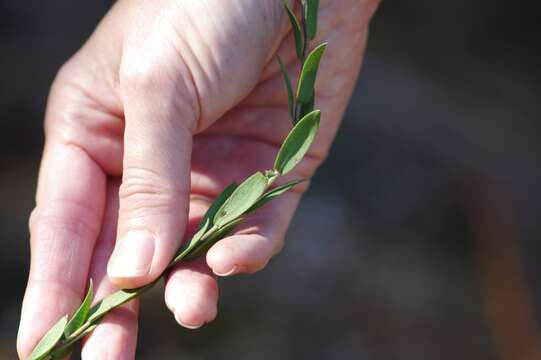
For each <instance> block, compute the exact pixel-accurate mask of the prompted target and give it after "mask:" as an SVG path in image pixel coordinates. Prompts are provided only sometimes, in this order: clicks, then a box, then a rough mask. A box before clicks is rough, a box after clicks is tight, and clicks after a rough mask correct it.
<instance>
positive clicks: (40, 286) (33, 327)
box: [17, 140, 105, 358]
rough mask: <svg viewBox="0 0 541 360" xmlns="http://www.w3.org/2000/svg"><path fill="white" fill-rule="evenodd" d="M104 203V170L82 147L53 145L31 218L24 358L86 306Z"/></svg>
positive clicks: (47, 154) (21, 347)
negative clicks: (84, 300)
mask: <svg viewBox="0 0 541 360" xmlns="http://www.w3.org/2000/svg"><path fill="white" fill-rule="evenodd" d="M104 202H105V175H104V174H103V172H102V170H101V169H100V167H99V166H98V165H97V164H96V163H95V162H94V161H93V160H92V159H91V158H90V156H89V155H88V154H87V153H86V152H85V151H84V150H82V149H81V148H79V147H77V146H75V145H67V144H64V143H60V142H57V141H56V140H53V141H50V142H49V143H48V144H47V146H46V148H45V151H44V156H43V161H42V167H41V171H40V178H39V184H38V194H37V206H36V208H35V210H34V211H33V213H32V216H31V219H30V243H31V250H32V251H31V267H30V274H29V279H28V286H27V289H26V293H25V297H24V301H23V308H22V314H21V324H20V327H19V335H18V339H17V347H18V351H19V355H20V356H21V358H26V356H27V355H28V354H29V353H30V352H31V350H32V349H33V347H34V346H35V345H36V343H37V342H38V341H39V339H40V338H41V337H42V336H43V334H44V333H45V332H46V331H47V330H49V328H50V327H51V326H52V325H53V324H54V323H55V322H56V321H57V320H58V319H59V318H60V317H62V316H64V315H66V314H71V313H72V312H73V311H74V310H75V309H76V308H77V307H78V305H79V304H80V301H81V298H82V295H83V291H84V289H85V287H86V282H87V273H88V268H89V263H90V257H91V255H92V250H93V247H94V243H95V240H96V238H97V236H98V232H99V230H100V224H101V220H102V216H103V207H104Z"/></svg>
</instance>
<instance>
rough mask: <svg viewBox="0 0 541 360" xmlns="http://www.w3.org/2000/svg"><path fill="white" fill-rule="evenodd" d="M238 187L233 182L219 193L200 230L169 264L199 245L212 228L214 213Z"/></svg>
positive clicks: (176, 261) (204, 217) (200, 225)
mask: <svg viewBox="0 0 541 360" xmlns="http://www.w3.org/2000/svg"><path fill="white" fill-rule="evenodd" d="M236 188H237V184H236V183H235V182H232V183H231V184H229V185H228V186H227V187H226V188H225V189H224V190H223V191H222V192H221V193H220V195H218V197H217V198H216V200H214V202H213V203H212V205H211V206H210V207H209V208H208V210H207V212H206V213H205V215H204V216H203V219H201V222H200V223H199V230H197V232H196V233H195V234H194V235H193V236H192V238H191V239H190V241H188V242H186V243H184V245H183V246H182V247H181V248H180V250H179V251H178V253H177V256H175V258H174V259H173V261H172V262H171V264H170V265H169V266H172V265H173V264H176V263H178V262H179V261H180V260H182V259H183V258H184V257H186V255H187V254H188V253H190V251H192V249H193V248H194V247H195V246H197V244H198V243H199V241H200V240H201V238H202V237H203V235H205V233H206V232H207V230H209V229H210V228H211V226H212V220H213V218H214V215H216V212H217V211H218V209H219V208H220V207H221V206H222V205H223V203H224V202H225V201H226V200H227V199H228V198H229V196H231V194H232V193H233V191H234V190H235V189H236Z"/></svg>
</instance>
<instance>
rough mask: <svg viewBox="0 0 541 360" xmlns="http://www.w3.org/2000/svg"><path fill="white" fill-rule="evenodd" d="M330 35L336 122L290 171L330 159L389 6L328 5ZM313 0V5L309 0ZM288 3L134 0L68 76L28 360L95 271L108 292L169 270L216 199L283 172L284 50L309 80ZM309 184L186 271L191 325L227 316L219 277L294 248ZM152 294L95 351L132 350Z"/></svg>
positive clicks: (28, 329)
mask: <svg viewBox="0 0 541 360" xmlns="http://www.w3.org/2000/svg"><path fill="white" fill-rule="evenodd" d="M320 3H321V4H320V15H319V27H318V29H319V30H318V36H317V38H316V39H315V40H314V42H313V45H315V44H318V43H321V42H323V41H328V42H329V46H328V48H327V52H326V54H325V56H324V58H323V61H322V64H321V67H320V72H319V75H318V81H317V85H316V94H317V95H316V106H317V107H319V108H320V109H321V112H322V121H321V128H320V132H319V134H318V137H317V139H316V142H315V143H314V145H313V146H312V148H311V149H310V152H309V154H308V156H307V157H306V158H305V159H304V160H303V161H302V162H301V164H300V165H299V166H298V167H297V168H296V169H295V170H294V171H293V172H292V174H291V175H290V174H288V176H287V177H286V178H284V181H287V180H290V179H296V178H307V179H309V178H310V177H311V176H312V175H313V174H314V172H315V171H316V169H317V168H318V166H319V165H320V164H321V163H322V161H323V160H324V159H325V157H326V154H327V152H328V150H329V148H330V145H331V143H332V140H333V138H334V136H335V133H336V130H337V128H338V126H339V123H340V120H341V118H342V115H343V112H344V110H345V108H346V105H347V103H348V100H349V97H350V95H351V92H352V89H353V86H354V85H355V82H356V78H357V75H358V72H359V69H360V65H361V61H362V57H363V53H364V49H365V45H366V39H367V31H368V23H369V20H370V18H371V16H372V15H373V13H374V11H375V9H376V7H377V3H378V1H377V0H327V1H325V0H321V1H320ZM296 5H298V4H296ZM289 29H290V28H289V25H288V21H287V18H286V16H285V12H284V10H283V8H282V6H281V1H279V0H227V1H224V0H176V1H173V0H159V1H158V0H120V1H118V2H117V3H116V4H115V5H114V7H113V8H112V9H111V11H110V12H109V13H108V14H107V15H106V17H105V18H104V19H103V21H102V22H101V23H100V24H99V26H98V27H97V29H96V31H95V32H94V34H93V35H92V36H91V38H90V39H89V40H88V41H87V42H86V43H85V44H84V46H83V47H82V48H81V49H80V50H79V51H78V52H77V53H76V54H75V55H74V56H73V57H72V58H71V59H70V60H69V61H68V62H67V63H66V64H65V65H64V66H63V67H62V69H61V70H60V71H59V73H58V75H57V77H56V79H55V81H54V84H53V86H52V88H51V92H50V95H49V101H48V107H47V112H46V118H45V134H46V144H45V149H44V152H43V159H42V164H41V169H40V174H39V182H38V190H37V195H36V208H35V209H34V211H33V212H32V215H31V218H30V233H31V250H32V255H31V268H30V274H29V280H28V286H27V289H26V294H25V298H24V302H23V310H22V316H21V323H20V328H19V336H18V341H17V348H18V352H19V356H20V357H21V358H25V357H26V356H28V354H29V353H30V352H31V350H32V348H33V347H34V346H35V344H36V343H37V341H39V339H40V338H41V336H43V334H44V333H45V332H46V331H47V330H48V329H49V328H50V327H51V325H53V324H54V323H55V322H56V321H57V320H58V319H59V318H60V317H61V316H63V315H65V314H71V313H73V311H74V310H75V309H76V308H77V307H78V305H79V304H80V302H81V299H82V297H83V296H84V292H85V288H86V286H87V284H88V280H89V278H92V279H93V281H94V285H95V288H96V292H97V294H96V297H97V298H96V299H100V298H103V297H104V296H106V295H107V294H109V293H111V292H113V291H115V290H116V289H118V288H119V287H121V288H132V287H138V286H141V285H144V284H147V283H149V282H151V281H152V280H154V279H156V278H157V277H158V276H160V275H161V273H162V272H163V270H164V269H165V268H166V266H167V265H168V263H169V261H170V260H171V258H172V257H173V255H174V253H175V251H176V250H177V249H178V247H179V246H180V244H181V242H182V241H183V239H185V238H186V237H187V236H189V234H190V233H191V232H193V231H194V228H195V226H196V225H197V223H198V221H199V219H200V218H201V216H202V215H203V213H204V211H205V210H206V208H207V207H208V206H209V203H210V201H211V199H212V198H214V197H215V196H216V195H217V194H218V193H219V192H220V191H221V190H222V189H223V188H224V187H225V186H227V184H229V183H230V182H231V181H237V182H239V181H242V179H244V178H246V177H247V176H249V175H251V174H252V173H253V172H254V171H257V170H265V169H267V168H271V167H272V164H273V159H274V156H275V154H276V151H277V146H279V144H280V143H281V141H282V140H283V138H284V136H285V135H286V134H287V132H288V131H289V130H290V129H291V123H290V119H289V118H288V114H287V97H286V91H285V87H284V85H283V83H282V78H281V75H280V73H279V67H278V65H277V63H276V61H275V55H277V54H279V55H280V56H281V58H282V59H283V60H284V62H285V63H286V64H287V66H288V70H289V73H290V76H291V77H292V80H293V82H294V83H296V75H297V74H298V71H299V63H298V60H296V58H295V53H294V45H293V37H292V36H291V33H290V30H289ZM306 188H307V185H306V183H305V184H304V185H303V186H300V187H298V188H296V189H295V190H294V191H292V192H289V193H287V194H286V195H283V196H282V197H280V198H278V199H277V200H274V201H273V202H271V203H269V205H267V206H266V207H264V208H262V209H260V210H259V211H258V212H257V213H255V214H254V215H253V216H252V217H251V218H250V219H249V221H248V222H247V224H246V225H244V226H243V227H242V229H240V230H239V231H238V232H237V233H236V234H234V235H232V236H230V237H227V238H225V239H224V240H222V241H220V242H218V243H217V244H215V245H214V246H213V247H212V248H211V249H210V250H209V252H208V253H207V254H206V256H204V257H202V258H201V259H200V260H198V261H195V262H192V263H185V264H181V265H179V266H177V267H176V268H175V269H174V270H173V271H172V272H171V273H170V275H169V276H168V277H167V279H166V282H165V303H166V305H167V307H168V308H169V309H170V310H171V312H172V313H173V314H174V317H175V319H176V320H177V321H178V323H179V324H181V325H182V326H184V327H187V328H197V327H200V326H202V325H203V324H205V323H208V322H210V321H212V320H213V319H214V318H215V317H216V314H217V301H218V284H217V276H231V275H235V274H241V273H254V272H257V271H259V270H261V269H263V268H264V267H265V265H266V264H267V263H268V261H269V260H270V259H271V257H272V256H273V255H275V254H276V253H277V252H278V251H279V250H280V249H281V248H282V246H283V240H284V235H285V232H286V230H287V227H288V225H289V222H290V220H291V217H292V216H293V213H294V211H295V208H296V207H297V205H298V203H299V200H300V198H301V196H302V193H303V191H305V190H306ZM137 316H138V306H137V302H136V301H133V302H131V303H129V304H127V305H125V306H124V307H123V308H121V309H118V310H115V311H113V312H112V313H110V314H109V315H107V316H106V317H105V318H104V319H103V321H102V322H101V324H100V325H99V326H98V327H97V328H96V330H95V331H94V333H93V334H92V335H90V336H89V337H88V339H86V341H85V343H84V346H83V351H82V357H83V359H133V358H134V356H135V347H136V340H137Z"/></svg>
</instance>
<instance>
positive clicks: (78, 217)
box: [28, 200, 100, 239]
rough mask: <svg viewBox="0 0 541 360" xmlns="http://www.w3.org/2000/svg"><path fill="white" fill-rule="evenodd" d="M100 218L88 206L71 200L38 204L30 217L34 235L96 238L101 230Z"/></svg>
mask: <svg viewBox="0 0 541 360" xmlns="http://www.w3.org/2000/svg"><path fill="white" fill-rule="evenodd" d="M99 223H100V218H99V216H98V214H96V213H95V212H94V211H92V210H90V209H88V208H87V207H85V206H83V205H81V204H77V203H75V202H70V201H60V200H55V201H50V202H48V203H47V204H46V205H41V206H36V208H34V210H32V213H31V214H30V218H29V222H28V225H29V229H30V234H31V237H32V235H36V234H40V236H47V234H49V235H50V236H58V235H59V234H64V235H66V236H69V237H74V238H77V239H95V238H97V236H98V233H99V230H100V226H99Z"/></svg>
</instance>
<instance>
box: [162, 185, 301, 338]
mask: <svg viewBox="0 0 541 360" xmlns="http://www.w3.org/2000/svg"><path fill="white" fill-rule="evenodd" d="M299 198H300V195H299V194H298V193H288V194H285V195H282V197H281V198H278V199H276V200H274V201H273V202H271V203H269V204H267V206H266V207H264V208H261V209H259V210H258V212H256V213H254V214H253V215H252V216H251V217H250V218H249V220H248V223H247V224H246V226H245V227H244V228H243V229H242V230H240V231H239V232H238V233H237V234H235V235H233V236H230V237H227V238H225V239H223V240H221V241H219V242H218V243H216V244H215V245H214V246H213V247H212V248H211V249H210V250H209V252H208V253H207V256H206V261H205V259H204V258H200V259H198V260H196V261H193V262H186V263H181V264H179V265H178V266H177V267H175V269H173V271H171V274H170V275H169V277H168V279H167V281H166V285H165V302H166V304H167V307H168V308H169V309H170V310H171V312H172V313H173V314H174V316H175V319H176V320H177V322H178V323H179V324H180V325H182V326H184V327H186V328H189V329H196V328H199V327H201V326H202V325H204V324H205V323H208V322H210V321H212V320H214V318H215V317H216V314H217V302H218V283H217V281H216V278H215V276H214V274H213V272H214V273H215V274H218V275H220V276H228V275H233V274H239V273H253V272H256V271H259V270H261V269H263V268H264V267H265V265H266V264H267V263H268V262H269V260H270V259H271V257H272V256H273V255H274V254H275V253H276V252H278V251H279V250H280V249H281V248H282V246H283V237H284V234H285V231H286V229H287V226H288V224H289V221H290V219H291V216H292V214H293V212H294V210H295V207H296V206H297V204H298V201H299ZM207 207H208V204H206V205H202V203H201V202H200V201H192V202H191V206H190V223H191V225H192V226H190V227H195V226H196V223H197V222H198V221H199V220H200V218H201V217H202V216H203V214H204V212H205V210H206V208H207ZM209 267H210V268H209Z"/></svg>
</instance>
